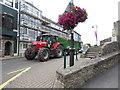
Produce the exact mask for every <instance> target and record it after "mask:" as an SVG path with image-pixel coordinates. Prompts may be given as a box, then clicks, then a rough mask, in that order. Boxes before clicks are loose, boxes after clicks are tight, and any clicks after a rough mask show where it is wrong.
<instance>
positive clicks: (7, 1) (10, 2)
mask: <svg viewBox="0 0 120 90" xmlns="http://www.w3.org/2000/svg"><path fill="white" fill-rule="evenodd" d="M5 4H6V5H9V6H11V7H13V0H5Z"/></svg>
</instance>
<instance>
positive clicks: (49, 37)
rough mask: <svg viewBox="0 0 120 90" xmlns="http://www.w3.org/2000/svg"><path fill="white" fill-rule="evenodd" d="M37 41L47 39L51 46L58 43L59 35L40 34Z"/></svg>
mask: <svg viewBox="0 0 120 90" xmlns="http://www.w3.org/2000/svg"><path fill="white" fill-rule="evenodd" d="M36 41H46V42H47V44H48V45H49V47H51V46H53V44H55V43H57V41H58V40H57V36H53V35H48V34H43V35H42V36H38V37H37V39H36Z"/></svg>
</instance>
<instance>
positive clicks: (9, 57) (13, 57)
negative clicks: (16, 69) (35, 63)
mask: <svg viewBox="0 0 120 90" xmlns="http://www.w3.org/2000/svg"><path fill="white" fill-rule="evenodd" d="M18 58H23V57H20V56H12V57H11V56H5V57H0V61H2V60H11V59H18Z"/></svg>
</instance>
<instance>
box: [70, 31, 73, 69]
mask: <svg viewBox="0 0 120 90" xmlns="http://www.w3.org/2000/svg"><path fill="white" fill-rule="evenodd" d="M72 31H73V30H71V41H70V67H71V66H74V38H73V32H72Z"/></svg>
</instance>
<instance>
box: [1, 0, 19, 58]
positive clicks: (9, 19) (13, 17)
mask: <svg viewBox="0 0 120 90" xmlns="http://www.w3.org/2000/svg"><path fill="white" fill-rule="evenodd" d="M0 7H1V12H0V16H1V17H0V21H1V25H0V31H1V32H0V46H1V47H2V48H0V56H2V57H4V56H8V55H9V56H14V54H16V53H17V32H16V31H17V30H18V27H17V26H18V0H0Z"/></svg>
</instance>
